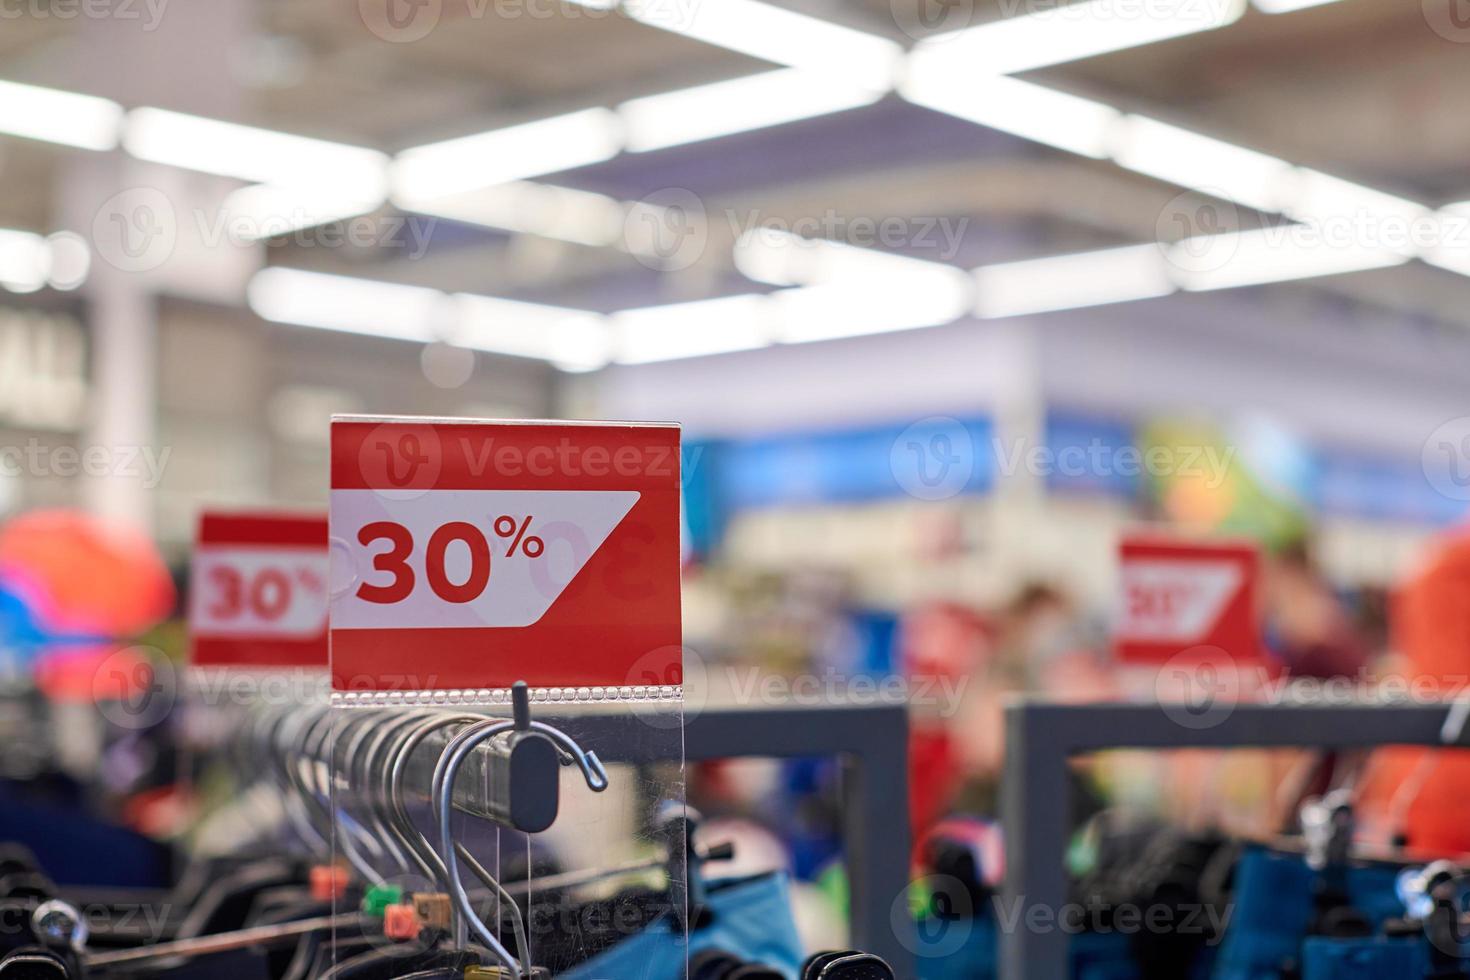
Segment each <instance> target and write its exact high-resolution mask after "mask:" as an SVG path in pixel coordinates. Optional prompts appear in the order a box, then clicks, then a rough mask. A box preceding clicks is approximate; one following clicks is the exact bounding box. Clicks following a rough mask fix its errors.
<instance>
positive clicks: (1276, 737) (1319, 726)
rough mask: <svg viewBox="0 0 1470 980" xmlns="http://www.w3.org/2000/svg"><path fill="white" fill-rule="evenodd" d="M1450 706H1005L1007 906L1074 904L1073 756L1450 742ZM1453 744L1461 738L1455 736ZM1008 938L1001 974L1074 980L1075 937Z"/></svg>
mask: <svg viewBox="0 0 1470 980" xmlns="http://www.w3.org/2000/svg"><path fill="white" fill-rule="evenodd" d="M1454 707H1455V706H1454V705H1452V704H1449V703H1427V704H1425V703H1421V704H1408V703H1397V702H1395V703H1373V702H1355V703H1341V704H1235V705H1228V704H1215V705H1213V706H1211V707H1210V708H1209V710H1208V711H1204V712H1195V711H1191V709H1190V708H1188V707H1187V706H1185V705H1178V704H1056V703H1051V702H1044V701H1032V700H1025V701H1020V702H1017V703H1014V704H1012V705H1010V706H1008V708H1007V709H1006V747H1005V774H1004V777H1003V785H1002V803H1001V810H1002V816H1003V818H1004V825H1005V829H1006V834H1005V847H1006V876H1005V887H1004V890H1003V898H1004V900H1005V902H1006V908H1009V909H1025V908H1031V907H1039V908H1042V909H1046V910H1049V911H1050V912H1051V913H1052V914H1053V915H1058V914H1060V912H1061V910H1062V909H1063V907H1064V906H1065V903H1066V902H1067V894H1068V893H1067V874H1066V871H1065V869H1064V866H1063V857H1064V854H1065V852H1066V848H1067V843H1068V841H1069V839H1070V837H1071V834H1072V832H1073V828H1072V826H1071V812H1072V805H1071V804H1072V787H1071V784H1070V781H1069V778H1068V772H1067V761H1068V760H1069V759H1071V758H1073V757H1075V756H1081V755H1088V754H1091V753H1094V752H1100V751H1104V750H1108V749H1185V748H1214V749H1227V748H1241V749H1247V748H1327V749H1365V748H1376V747H1379V746H1385V745H1419V746H1442V745H1444V744H1445V741H1444V740H1443V738H1442V732H1444V731H1446V730H1453V729H1455V728H1456V727H1458V726H1455V725H1453V724H1451V725H1450V726H1446V721H1447V719H1448V718H1450V716H1451V713H1452V712H1454ZM1452 744H1460V743H1459V740H1458V739H1456V740H1454V741H1453V742H1452ZM1015 921H1016V922H1017V923H1018V924H1019V925H1020V927H1019V928H1015V929H1010V930H1003V931H1002V935H1001V937H1000V938H1001V945H1000V949H1001V962H1000V977H1001V980H1065V978H1066V977H1067V970H1068V962H1067V943H1066V942H1065V941H1064V940H1065V936H1059V935H1057V934H1055V933H1054V932H1047V931H1043V930H1034V929H1026V928H1025V927H1024V923H1025V922H1026V917H1025V916H1024V915H1018V916H1015Z"/></svg>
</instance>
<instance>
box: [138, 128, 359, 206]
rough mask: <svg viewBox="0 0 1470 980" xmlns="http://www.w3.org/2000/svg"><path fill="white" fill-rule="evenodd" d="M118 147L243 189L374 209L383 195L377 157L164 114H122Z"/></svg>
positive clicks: (353, 148)
mask: <svg viewBox="0 0 1470 980" xmlns="http://www.w3.org/2000/svg"><path fill="white" fill-rule="evenodd" d="M123 146H124V147H125V148H126V149H127V151H128V152H129V153H131V154H132V155H133V156H135V157H137V158H138V159H140V160H151V161H153V162H155V163H164V164H168V165H169V166H172V167H182V168H183V169H185V170H197V171H200V172H201V173H209V174H218V175H220V176H222V177H234V178H236V179H237V180H243V181H248V182H250V183H262V184H275V185H279V186H282V187H295V188H311V189H313V191H322V192H326V191H330V192H331V193H333V194H335V195H339V196H350V197H353V198H365V199H373V198H376V200H378V201H381V200H382V199H383V197H384V196H385V193H386V183H385V178H384V175H385V172H386V169H387V165H388V157H387V156H386V155H385V154H382V153H379V152H378V151H377V150H370V149H367V148H366V147H361V146H348V145H347V144H345V143H330V142H327V141H326V140H319V139H312V138H310V137H306V136H295V135H293V134H291V133H280V132H276V131H275V130H271V129H258V128H256V127H254V126H241V125H238V124H236V123H230V122H223V121H221V120H218V119H206V118H204V117H202V116H190V115H186V114H184V113H182V112H170V111H168V110H166V109H153V108H143V109H134V110H133V111H132V112H130V113H128V121H127V130H126V133H125V134H124V136H123Z"/></svg>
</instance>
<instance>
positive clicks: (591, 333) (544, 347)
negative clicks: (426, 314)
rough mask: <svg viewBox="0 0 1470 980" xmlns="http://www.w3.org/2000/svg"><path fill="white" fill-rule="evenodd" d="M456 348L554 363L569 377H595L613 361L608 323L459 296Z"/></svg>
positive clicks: (581, 313)
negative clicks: (578, 374) (587, 374)
mask: <svg viewBox="0 0 1470 980" xmlns="http://www.w3.org/2000/svg"><path fill="white" fill-rule="evenodd" d="M454 299H455V302H456V303H457V304H458V310H457V312H458V316H457V327H456V329H455V331H454V334H453V337H452V342H453V343H456V344H458V345H459V346H461V347H472V348H474V349H475V350H484V351H493V352H495V353H498V354H511V355H514V356H516V357H532V358H537V359H539V360H544V361H550V362H551V363H552V364H554V365H556V366H557V367H558V368H561V369H562V370H564V371H574V372H580V371H595V370H597V369H598V368H600V367H603V366H604V365H606V364H607V363H608V360H609V358H610V357H611V354H612V351H611V340H612V338H611V336H610V335H609V333H608V328H607V324H606V322H605V318H604V317H602V316H600V315H599V314H596V313H589V312H587V311H586V310H570V309H565V308H563V307H558V306H545V305H543V304H540V303H522V302H518V301H515V300H508V299H497V298H494V297H490V296H475V295H471V294H469V293H458V294H456V295H455V297H454Z"/></svg>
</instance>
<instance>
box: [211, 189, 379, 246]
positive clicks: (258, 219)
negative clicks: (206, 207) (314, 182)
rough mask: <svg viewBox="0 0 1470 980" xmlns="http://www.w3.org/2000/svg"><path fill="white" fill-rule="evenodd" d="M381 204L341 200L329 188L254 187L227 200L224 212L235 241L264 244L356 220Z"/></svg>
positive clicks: (354, 198) (342, 197)
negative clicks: (337, 223) (290, 235)
mask: <svg viewBox="0 0 1470 980" xmlns="http://www.w3.org/2000/svg"><path fill="white" fill-rule="evenodd" d="M380 204H382V199H381V198H377V199H374V198H367V197H353V196H351V195H347V196H341V195H338V194H335V193H333V192H332V189H331V188H328V187H322V188H316V189H311V188H300V187H280V186H277V185H275V184H251V185H250V186H248V187H242V188H240V189H239V190H237V191H235V192H234V193H232V194H231V195H230V196H229V197H227V198H225V202H224V205H223V208H222V211H223V214H224V217H225V220H226V222H227V223H228V227H229V233H230V236H231V238H232V239H239V240H243V241H260V240H264V239H267V238H273V237H275V236H277V235H289V234H291V233H292V232H295V231H300V230H301V229H303V228H315V227H317V226H319V225H324V224H327V223H328V222H331V221H344V220H346V219H348V218H354V217H357V216H358V215H360V214H366V213H368V212H369V211H373V210H376V209H377V207H378V206H379V205H380Z"/></svg>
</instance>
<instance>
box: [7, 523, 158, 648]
mask: <svg viewBox="0 0 1470 980" xmlns="http://www.w3.org/2000/svg"><path fill="white" fill-rule="evenodd" d="M0 581H3V582H4V583H5V584H6V585H7V586H10V587H12V588H14V589H16V590H17V591H19V592H20V593H21V594H22V595H23V596H24V597H25V599H26V602H27V604H28V605H30V606H31V607H32V610H33V612H34V614H35V616H36V620H37V623H38V625H40V626H41V627H42V628H43V629H45V630H46V631H47V632H49V633H52V634H57V635H66V636H97V637H122V636H134V635H137V634H138V633H142V632H144V631H145V630H148V629H151V628H152V627H154V626H156V625H157V624H158V623H159V622H161V621H162V620H163V619H164V618H165V617H167V616H168V614H169V613H170V612H171V611H172V610H173V606H174V599H175V593H174V584H173V579H172V578H170V577H169V573H168V567H167V566H166V565H165V564H164V562H163V558H162V557H161V556H160V555H159V553H158V549H157V548H156V547H154V545H153V542H152V541H151V540H150V539H149V538H148V537H147V536H146V535H144V534H142V533H140V532H138V531H134V530H131V529H127V528H122V527H117V526H114V525H111V524H107V523H105V522H103V521H102V520H100V519H98V518H96V517H92V516H91V515H88V514H83V513H80V512H77V511H68V510H43V511H35V512H33V513H30V514H25V515H22V516H20V517H17V518H15V519H14V520H11V521H9V522H7V523H5V524H4V525H3V526H0Z"/></svg>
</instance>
